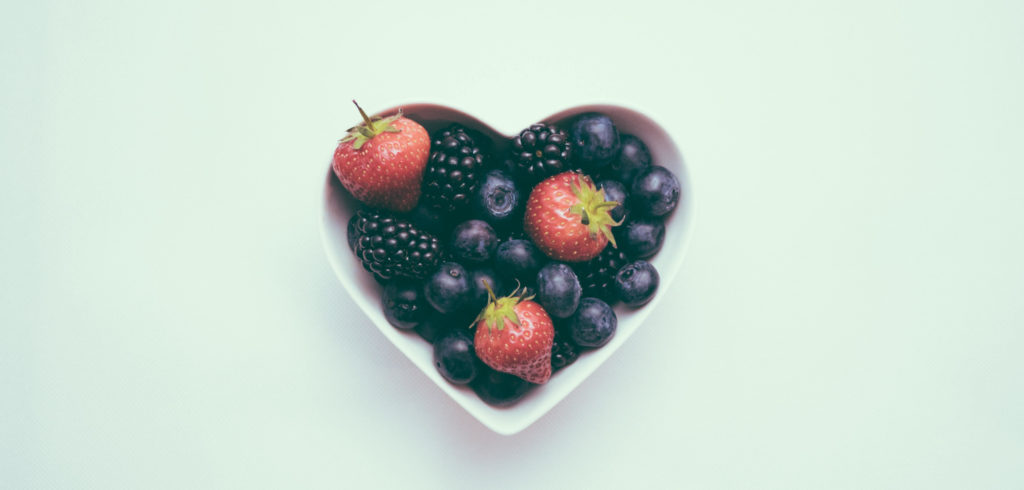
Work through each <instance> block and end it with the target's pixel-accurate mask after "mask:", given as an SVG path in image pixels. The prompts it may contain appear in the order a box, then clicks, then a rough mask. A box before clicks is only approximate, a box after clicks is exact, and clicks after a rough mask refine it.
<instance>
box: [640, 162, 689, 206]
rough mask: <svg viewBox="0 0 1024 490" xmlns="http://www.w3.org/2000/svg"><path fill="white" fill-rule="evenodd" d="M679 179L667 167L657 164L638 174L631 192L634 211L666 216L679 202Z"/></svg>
mask: <svg viewBox="0 0 1024 490" xmlns="http://www.w3.org/2000/svg"><path fill="white" fill-rule="evenodd" d="M679 192H680V189H679V179H677V178H676V176H675V175H672V172H669V171H668V169H667V168H665V167H661V166H658V165H655V166H653V167H651V168H648V169H647V170H644V171H642V172H640V173H639V174H637V176H636V178H635V179H633V186H632V189H631V192H630V197H631V198H632V200H631V201H630V205H631V207H632V208H633V210H634V211H637V212H639V213H640V214H645V215H649V216H664V215H666V214H668V213H670V212H672V210H673V209H675V207H676V204H678V203H679Z"/></svg>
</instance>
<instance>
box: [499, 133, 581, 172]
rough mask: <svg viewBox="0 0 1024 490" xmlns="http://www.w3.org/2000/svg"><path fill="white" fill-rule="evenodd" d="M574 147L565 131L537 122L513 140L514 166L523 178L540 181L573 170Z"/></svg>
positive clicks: (512, 158)
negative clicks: (570, 165)
mask: <svg viewBox="0 0 1024 490" xmlns="http://www.w3.org/2000/svg"><path fill="white" fill-rule="evenodd" d="M571 148H572V145H571V144H570V143H569V136H568V135H567V134H565V131H562V130H560V129H558V128H553V127H550V126H548V125H546V124H543V123H537V124H534V125H533V126H530V127H528V128H526V129H524V130H523V131H522V132H521V133H519V136H516V137H515V138H514V139H512V157H511V160H512V166H513V167H514V168H515V172H516V175H517V176H518V177H519V178H520V179H521V180H524V181H528V182H540V181H542V180H544V179H545V178H547V177H550V176H552V175H555V174H558V173H562V172H564V171H566V170H569V168H570V167H569V158H570V157H571V156H572V153H571V152H572V149H571Z"/></svg>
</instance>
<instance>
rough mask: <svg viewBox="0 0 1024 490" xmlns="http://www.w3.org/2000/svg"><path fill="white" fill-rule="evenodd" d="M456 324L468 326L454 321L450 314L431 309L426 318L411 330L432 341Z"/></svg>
mask: <svg viewBox="0 0 1024 490" xmlns="http://www.w3.org/2000/svg"><path fill="white" fill-rule="evenodd" d="M458 325H461V326H463V327H465V326H468V325H469V323H465V324H462V323H459V322H457V321H454V319H453V318H452V317H450V316H445V315H442V314H440V313H438V312H436V311H432V312H430V314H428V315H427V318H426V319H424V320H423V321H422V322H420V324H419V325H416V328H414V329H413V330H414V331H415V332H416V333H418V334H419V336H420V337H423V340H426V341H427V342H431V343H433V342H434V340H436V339H437V338H438V337H440V336H442V335H444V334H445V333H447V332H448V331H449V330H451V329H452V327H454V326H458Z"/></svg>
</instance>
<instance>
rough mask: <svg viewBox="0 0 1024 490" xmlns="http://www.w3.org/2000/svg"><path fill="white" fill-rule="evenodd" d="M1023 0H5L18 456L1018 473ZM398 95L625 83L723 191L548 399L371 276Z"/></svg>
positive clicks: (7, 371) (795, 475) (434, 97)
mask: <svg viewBox="0 0 1024 490" xmlns="http://www.w3.org/2000/svg"><path fill="white" fill-rule="evenodd" d="M1021 18H1024V7H1022V6H1021V4H1020V3H1019V2H952V3H943V4H942V5H936V4H935V2H900V3H898V4H893V3H892V2H875V1H868V2H853V3H849V2H843V3H839V2H782V3H778V2H775V3H773V5H766V4H762V3H759V2H734V3H727V4H726V3H717V4H711V5H707V6H704V7H700V6H682V7H673V8H671V9H667V10H666V8H665V7H663V6H660V5H659V4H657V3H652V4H645V3H643V2H630V3H628V4H623V3H621V2H616V3H609V4H606V5H599V4H595V3H593V2H576V3H566V4H564V5H563V4H559V5H555V4H554V3H548V2H534V3H524V4H511V3H509V4H507V5H501V6H496V5H492V6H485V5H483V4H480V5H476V4H470V3H467V4H460V5H444V4H440V3H436V2H430V3H422V4H420V3H416V4H410V5H405V4H403V3H402V2H397V1H396V2H369V3H366V2H364V3H363V4H360V6H359V7H355V6H346V5H343V4H342V3H339V2H310V3H299V4H291V3H290V4H288V5H285V4H283V3H281V4H270V3H260V2H256V3H252V2H244V3H243V2H193V1H185V2H173V3H150V4H148V5H147V4H137V3H132V2H98V1H97V2H41V3H35V2H22V3H19V4H16V5H14V4H12V5H10V6H8V8H6V9H5V15H3V16H2V18H0V40H2V41H3V43H2V45H3V46H4V48H3V49H2V50H0V67H2V68H3V71H4V73H5V75H4V76H3V77H0V107H3V110H2V111H0V161H2V162H3V163H2V165H0V186H2V189H0V191H2V192H0V205H2V209H3V210H4V211H3V213H2V216H3V218H2V220H3V228H2V229H3V239H2V240H0V250H2V251H3V253H2V254H0V256H2V257H3V258H2V259H0V271H2V273H0V293H2V294H0V304H2V305H3V306H2V308H0V326H2V328H0V488H97V489H110V488H576V487H580V486H585V487H586V488H624V487H634V486H641V487H643V486H647V487H651V486H658V487H660V488H708V489H713V488H759V489H773V488H778V489H804V488H805V489H820V488H899V489H907V488H928V489H936V488H949V489H961V488H1021V487H1022V486H1024V473H1022V472H1021V471H1020V462H1021V461H1024V423H1022V420H1024V419H1022V418H1021V413H1024V390H1022V384H1021V380H1022V379H1024V360H1022V356H1021V354H1020V353H1021V347H1022V341H1024V329H1022V327H1024V300H1022V292H1024V258H1022V253H1021V251H1022V250H1024V193H1022V192H1021V190H1020V189H1021V185H1022V184H1021V183H1022V182H1024V170H1022V168H1024V143H1022V141H1024V140H1022V138H1021V135H1022V134H1024V95H1022V91H1021V90H1020V87H1022V86H1024V63H1022V58H1021V51H1020V47H1021V46H1024V31H1021V29H1020V26H1019V19H1021ZM352 98H357V99H358V100H359V101H360V104H361V105H362V106H363V107H365V108H367V109H368V110H374V109H375V108H381V107H387V106H391V105H395V104H400V103H404V102H416V101H425V102H437V103H442V104H448V105H451V106H453V107H456V108H459V109H462V110H464V111H467V112H469V113H471V114H474V115H477V116H478V117H480V118H481V119H483V120H486V121H488V122H490V123H492V124H493V125H495V127H496V128H498V129H500V130H502V131H505V132H513V131H516V130H517V129H519V128H521V127H525V126H526V125H528V124H530V123H532V122H533V121H534V120H535V119H536V118H539V117H543V116H545V115H547V114H550V113H552V112H554V111H556V110H560V109H563V108H566V107H569V106H573V105H577V104H583V103H595V102H608V103H615V104H621V105H625V106H629V107H633V108H635V109H637V110H639V111H642V112H645V113H647V114H648V115H650V116H651V117H653V118H654V119H655V120H656V121H658V122H659V123H660V124H662V125H663V126H664V127H666V128H667V129H668V130H669V131H670V132H671V133H672V134H673V135H674V136H675V138H676V142H677V144H678V145H679V147H680V148H681V150H682V152H683V156H684V158H685V159H686V162H687V165H688V166H689V169H690V171H691V173H692V178H693V183H694V189H695V192H696V194H697V197H698V199H697V201H698V219H697V226H696V229H695V230H694V235H693V240H692V242H691V244H690V250H689V254H688V256H687V257H686V260H685V263H684V265H683V269H682V270H681V272H680V276H679V277H678V278H677V280H676V281H675V283H674V286H673V288H672V290H671V291H669V292H668V293H667V294H669V295H671V297H670V298H665V299H664V300H663V301H662V302H661V304H660V305H659V308H658V310H657V311H655V312H653V314H652V315H651V316H650V318H649V324H645V325H644V327H643V328H641V329H639V330H638V331H637V332H636V334H635V335H633V336H632V338H630V339H629V342H627V343H626V344H625V345H623V346H622V348H621V349H620V350H619V351H618V352H617V353H616V355H615V356H613V357H612V358H610V359H609V360H608V362H607V363H605V364H604V365H603V367H602V368H601V369H599V370H598V371H596V372H595V373H594V375H593V376H592V377H590V378H589V379H587V380H586V381H585V382H584V383H583V384H582V385H581V386H580V387H579V388H578V389H577V390H576V391H575V392H573V393H572V394H570V395H569V396H568V397H567V398H566V399H565V400H564V401H563V402H562V403H561V404H560V405H558V406H556V407H555V408H554V409H553V410H552V411H551V412H550V413H548V414H547V415H546V416H545V417H543V418H542V419H540V420H539V421H538V422H537V423H536V424H534V425H532V426H531V427H529V428H528V429H527V430H525V431H524V432H522V433H520V434H517V435H515V436H512V437H505V436H500V435H498V434H495V433H493V432H491V431H490V430H488V429H486V428H485V427H483V426H482V425H481V424H479V423H478V422H477V421H475V420H474V419H473V418H472V417H470V416H469V415H468V414H467V413H466V412H465V411H463V410H462V409H461V408H460V407H458V406H457V405H456V404H455V402H453V401H452V400H451V399H450V398H448V397H447V396H446V395H445V394H444V393H442V392H441V391H440V390H439V389H437V387H436V386H435V385H434V384H433V383H431V382H430V381H429V380H428V379H427V378H426V377H425V376H424V375H423V374H422V373H421V372H420V371H419V370H417V369H416V368H415V367H414V366H413V365H412V363H410V362H409V361H408V360H407V359H406V358H405V357H404V356H402V355H401V354H400V353H399V352H398V351H397V350H396V349H394V348H393V347H392V346H391V344H390V343H389V342H388V341H387V340H386V339H385V338H384V337H383V336H382V335H381V334H380V332H378V331H377V329H376V328H374V327H373V326H372V325H371V324H370V323H369V321H368V320H367V319H365V318H364V317H363V316H362V314H361V313H360V312H359V311H358V309H357V308H356V307H355V305H354V303H353V302H352V301H351V300H350V299H349V298H348V297H347V296H346V294H345V293H344V290H343V289H342V287H341V285H340V284H339V283H338V281H337V280H336V279H335V277H334V274H333V273H332V271H331V269H330V267H329V265H328V263H327V260H326V258H325V256H324V253H323V251H322V249H321V245H320V237H319V235H318V220H319V216H320V214H319V209H320V208H319V206H320V198H321V190H322V184H323V180H322V178H323V175H324V172H325V170H326V168H327V164H328V160H329V158H330V155H331V153H332V150H333V148H334V145H335V144H336V141H337V139H338V138H339V137H340V136H341V134H342V133H343V131H344V129H345V128H347V127H349V126H350V125H352V124H353V123H354V122H356V121H357V117H356V116H357V115H356V113H355V112H354V110H353V108H352V106H351V103H350V102H349V101H350V100H351V99H352Z"/></svg>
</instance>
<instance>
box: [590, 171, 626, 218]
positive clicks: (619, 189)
mask: <svg viewBox="0 0 1024 490" xmlns="http://www.w3.org/2000/svg"><path fill="white" fill-rule="evenodd" d="M596 185H597V188H598V189H604V200H605V201H615V202H617V203H619V205H618V206H615V207H614V208H612V210H611V213H610V214H611V215H612V219H613V220H615V221H619V220H621V219H622V218H625V217H626V198H627V197H628V196H629V194H627V193H626V186H625V185H623V184H622V182H619V181H617V180H611V179H604V180H599V181H598V182H597V184H596Z"/></svg>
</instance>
